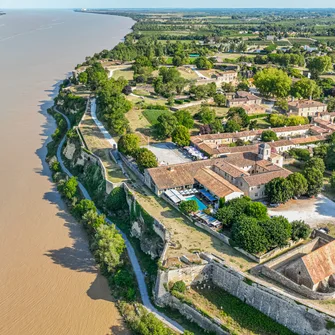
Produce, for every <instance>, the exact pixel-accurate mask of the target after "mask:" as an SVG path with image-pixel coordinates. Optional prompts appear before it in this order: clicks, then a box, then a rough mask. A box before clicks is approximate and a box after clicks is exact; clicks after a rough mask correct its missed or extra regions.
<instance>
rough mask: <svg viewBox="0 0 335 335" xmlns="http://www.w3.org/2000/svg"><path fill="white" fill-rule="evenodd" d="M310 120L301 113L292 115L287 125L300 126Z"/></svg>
mask: <svg viewBox="0 0 335 335" xmlns="http://www.w3.org/2000/svg"><path fill="white" fill-rule="evenodd" d="M308 123H309V120H308V118H307V117H304V116H301V115H290V116H289V117H288V118H287V122H286V125H287V126H299V125H303V124H308Z"/></svg>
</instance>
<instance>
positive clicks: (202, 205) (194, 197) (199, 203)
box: [186, 195, 207, 211]
mask: <svg viewBox="0 0 335 335" xmlns="http://www.w3.org/2000/svg"><path fill="white" fill-rule="evenodd" d="M186 200H195V201H196V202H197V204H198V207H199V210H200V211H203V210H204V209H206V208H207V207H206V205H205V204H204V203H203V202H201V201H200V200H199V199H198V198H197V197H196V196H195V195H192V196H190V197H187V198H186Z"/></svg>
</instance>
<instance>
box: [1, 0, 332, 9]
mask: <svg viewBox="0 0 335 335" xmlns="http://www.w3.org/2000/svg"><path fill="white" fill-rule="evenodd" d="M0 7H1V8H74V7H75V8H78V7H79V8H80V7H84V8H99V7H100V8H117V7H122V8H126V7H129V8H139V7H140V8H144V7H147V8H149V7H150V8H151V7H153V8H156V7H170V8H171V7H184V8H187V7H189V8H195V7H198V8H199V7H200V8H203V7H207V8H211V7H213V8H230V7H237V8H238V7H239V8H247V7H252V8H256V7H263V8H266V7H272V8H274V7H281V8H288V7H295V8H321V7H335V2H334V0H318V1H316V0H295V1H292V0H272V1H269V0H252V1H251V0H237V1H224V0H206V1H203V0H168V1H165V0H163V1H162V0H123V1H120V0H95V1H94V0H1V1H0Z"/></svg>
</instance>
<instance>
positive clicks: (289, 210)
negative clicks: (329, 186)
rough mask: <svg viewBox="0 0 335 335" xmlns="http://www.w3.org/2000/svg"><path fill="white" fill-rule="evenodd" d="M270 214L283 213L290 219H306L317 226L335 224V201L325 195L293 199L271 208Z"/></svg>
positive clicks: (311, 224) (312, 225)
mask: <svg viewBox="0 0 335 335" xmlns="http://www.w3.org/2000/svg"><path fill="white" fill-rule="evenodd" d="M269 215H274V216H278V215H283V216H284V217H286V218H287V219H288V220H289V221H294V220H304V221H305V222H306V223H307V224H308V225H309V226H311V227H312V228H315V227H318V226H319V225H320V224H328V223H332V224H335V203H334V202H333V201H332V200H330V199H328V198H327V197H325V196H324V195H319V196H318V197H316V198H301V199H298V200H293V199H292V200H290V201H288V202H287V203H286V204H283V205H280V206H279V207H277V208H269Z"/></svg>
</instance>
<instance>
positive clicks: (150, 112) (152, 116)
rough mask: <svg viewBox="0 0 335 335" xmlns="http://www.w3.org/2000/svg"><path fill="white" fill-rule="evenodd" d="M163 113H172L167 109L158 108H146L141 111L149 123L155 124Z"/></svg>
mask: <svg viewBox="0 0 335 335" xmlns="http://www.w3.org/2000/svg"><path fill="white" fill-rule="evenodd" d="M163 114H172V113H171V112H170V111H169V110H160V109H146V110H144V111H143V115H144V116H145V118H146V119H147V120H148V121H149V123H150V124H151V125H154V124H156V123H157V119H158V117H159V116H160V115H163Z"/></svg>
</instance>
